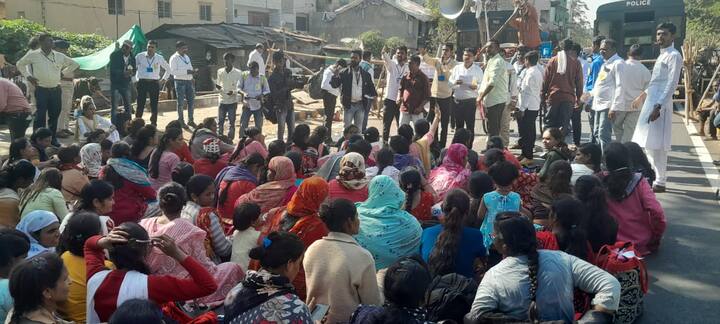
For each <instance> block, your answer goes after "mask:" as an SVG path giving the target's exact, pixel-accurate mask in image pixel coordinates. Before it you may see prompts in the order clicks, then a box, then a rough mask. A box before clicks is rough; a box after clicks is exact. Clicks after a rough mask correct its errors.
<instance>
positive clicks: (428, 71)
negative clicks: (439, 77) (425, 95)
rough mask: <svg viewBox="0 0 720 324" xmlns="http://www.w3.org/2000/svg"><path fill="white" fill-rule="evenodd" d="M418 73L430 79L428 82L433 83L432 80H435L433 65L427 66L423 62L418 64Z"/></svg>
mask: <svg viewBox="0 0 720 324" xmlns="http://www.w3.org/2000/svg"><path fill="white" fill-rule="evenodd" d="M420 71H422V73H425V75H426V76H427V77H428V79H430V81H431V82H432V81H433V78H435V66H434V65H433V64H428V63H426V62H425V60H422V62H420Z"/></svg>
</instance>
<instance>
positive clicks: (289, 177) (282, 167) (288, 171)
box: [235, 156, 296, 213]
mask: <svg viewBox="0 0 720 324" xmlns="http://www.w3.org/2000/svg"><path fill="white" fill-rule="evenodd" d="M267 177H268V182H266V183H264V184H262V185H260V186H258V187H257V188H255V189H253V190H252V191H250V192H248V193H246V194H244V195H242V196H240V198H238V200H237V201H236V202H235V205H236V206H237V205H239V204H242V203H244V202H251V203H255V204H258V205H259V206H260V210H261V212H263V213H266V212H268V211H270V209H273V208H275V207H280V206H284V205H285V204H287V202H288V201H289V200H290V198H291V197H292V192H294V190H293V189H295V178H296V176H295V167H294V166H293V163H292V161H291V160H290V159H289V158H287V157H284V156H276V157H274V158H272V160H270V163H268V176H267Z"/></svg>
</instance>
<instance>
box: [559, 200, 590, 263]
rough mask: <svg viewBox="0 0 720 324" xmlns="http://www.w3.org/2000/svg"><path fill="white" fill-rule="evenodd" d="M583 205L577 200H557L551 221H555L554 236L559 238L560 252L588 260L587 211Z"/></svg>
mask: <svg viewBox="0 0 720 324" xmlns="http://www.w3.org/2000/svg"><path fill="white" fill-rule="evenodd" d="M584 207H585V206H583V204H582V203H581V202H580V201H578V200H576V199H575V198H565V199H560V200H556V201H555V202H553V204H552V208H551V211H550V219H551V220H552V221H553V223H552V224H553V226H552V228H553V234H554V235H555V237H556V238H557V241H558V245H560V250H561V251H563V252H565V253H568V254H571V255H574V256H576V257H578V258H580V259H583V260H586V261H587V259H588V253H587V252H588V251H587V247H588V245H587V244H588V241H587V233H586V232H585V228H584V227H583V225H584V224H585V218H586V215H585V211H584Z"/></svg>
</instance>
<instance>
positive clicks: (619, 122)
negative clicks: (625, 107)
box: [612, 110, 640, 143]
mask: <svg viewBox="0 0 720 324" xmlns="http://www.w3.org/2000/svg"><path fill="white" fill-rule="evenodd" d="M638 117H640V111H639V110H635V111H616V112H615V119H614V120H613V121H612V124H613V133H615V140H616V141H618V142H620V143H625V142H629V141H630V140H631V139H632V136H633V133H635V125H637V121H638Z"/></svg>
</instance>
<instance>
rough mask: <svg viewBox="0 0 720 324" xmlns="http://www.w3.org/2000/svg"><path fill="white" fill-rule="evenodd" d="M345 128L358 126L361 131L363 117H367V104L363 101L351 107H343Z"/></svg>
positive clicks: (354, 103)
mask: <svg viewBox="0 0 720 324" xmlns="http://www.w3.org/2000/svg"><path fill="white" fill-rule="evenodd" d="M343 108H345V111H344V112H343V127H344V128H347V127H348V126H350V125H355V126H357V128H358V129H360V128H361V127H362V125H363V116H365V104H364V103H363V102H362V101H358V102H353V103H351V104H350V107H343Z"/></svg>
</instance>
